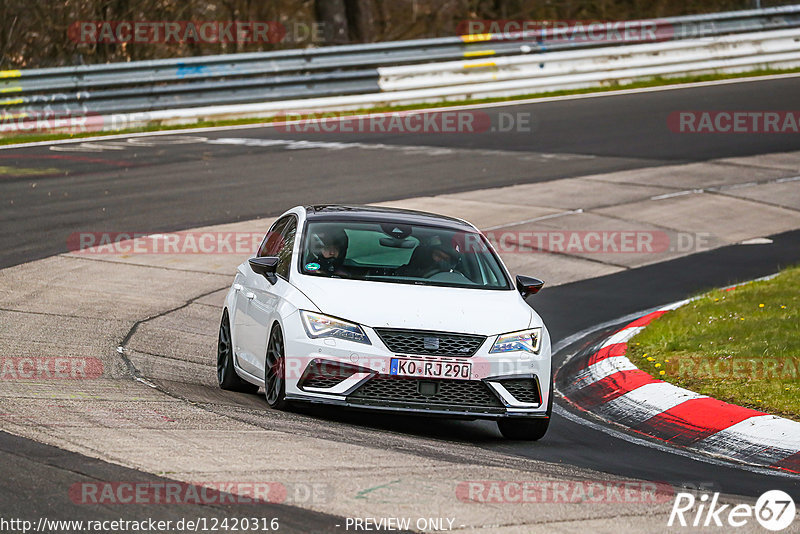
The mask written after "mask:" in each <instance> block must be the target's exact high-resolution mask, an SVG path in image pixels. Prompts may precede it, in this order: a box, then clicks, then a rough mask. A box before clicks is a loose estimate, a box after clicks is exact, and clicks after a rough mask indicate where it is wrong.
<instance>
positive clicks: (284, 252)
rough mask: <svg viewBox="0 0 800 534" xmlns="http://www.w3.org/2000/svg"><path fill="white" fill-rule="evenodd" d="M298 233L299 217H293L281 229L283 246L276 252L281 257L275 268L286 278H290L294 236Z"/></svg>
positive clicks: (276, 271) (278, 273)
mask: <svg viewBox="0 0 800 534" xmlns="http://www.w3.org/2000/svg"><path fill="white" fill-rule="evenodd" d="M296 234H297V219H295V218H294V217H291V218H290V219H289V222H288V223H287V224H286V225H285V227H284V228H283V230H282V231H281V239H280V241H281V245H282V246H281V249H280V251H279V252H278V253H277V254H276V256H278V257H279V258H280V261H279V262H278V268H277V269H276V270H275V274H277V275H278V276H280V277H281V278H285V279H286V280H288V279H289V266H290V265H291V263H292V249H293V248H294V238H295V235H296Z"/></svg>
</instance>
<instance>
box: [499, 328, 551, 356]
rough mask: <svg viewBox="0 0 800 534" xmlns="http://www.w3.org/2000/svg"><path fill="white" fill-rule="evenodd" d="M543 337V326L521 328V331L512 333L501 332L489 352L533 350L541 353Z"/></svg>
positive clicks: (535, 352) (534, 352)
mask: <svg viewBox="0 0 800 534" xmlns="http://www.w3.org/2000/svg"><path fill="white" fill-rule="evenodd" d="M541 339H542V327H541V326H539V327H536V328H531V329H529V330H520V331H519V332H511V333H510V334H501V335H499V336H497V340H496V341H495V342H494V345H492V350H490V351H489V354H498V353H502V352H516V351H524V352H532V353H533V354H538V353H539V344H540V342H541Z"/></svg>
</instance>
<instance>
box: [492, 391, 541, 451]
mask: <svg viewBox="0 0 800 534" xmlns="http://www.w3.org/2000/svg"><path fill="white" fill-rule="evenodd" d="M552 415H553V378H552V377H551V378H550V395H549V396H548V400H547V418H546V419H545V418H542V419H528V420H525V419H498V421H497V428H498V429H500V433H501V434H503V437H504V438H506V439H513V440H519V441H538V440H540V439H542V438H543V437H544V435H545V434H547V428H548V427H549V426H550V418H551V416H552Z"/></svg>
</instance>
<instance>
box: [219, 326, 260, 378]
mask: <svg viewBox="0 0 800 534" xmlns="http://www.w3.org/2000/svg"><path fill="white" fill-rule="evenodd" d="M231 340H232V337H231V322H230V320H229V319H228V310H225V311H224V312H223V313H222V322H221V323H220V325H219V340H218V341H217V382H218V383H219V387H220V388H222V389H227V390H229V391H240V392H242V393H255V392H257V391H258V386H256V385H254V384H251V383H250V382H247V381H245V380H242V379H241V378H240V377H239V375H237V374H236V369H234V368H233V342H232V341H231Z"/></svg>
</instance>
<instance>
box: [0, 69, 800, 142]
mask: <svg viewBox="0 0 800 534" xmlns="http://www.w3.org/2000/svg"><path fill="white" fill-rule="evenodd" d="M795 72H800V68H796V69H783V70H778V69H763V70H755V71H751V72H745V73H736V74H724V73H723V74H706V75H699V76H682V77H675V78H672V77H671V78H662V77H655V78H652V79H649V80H644V81H637V82H631V83H625V84H621V83H617V82H613V83H609V84H608V85H605V86H603V87H589V88H586V89H571V90H564V91H549V92H542V93H531V94H526V95H518V96H510V97H502V98H481V99H466V100H454V101H447V102H437V103H427V104H410V105H398V106H376V107H372V108H363V109H357V110H352V111H346V112H343V113H341V114H342V115H359V114H364V113H381V112H387V111H408V110H415V109H420V110H422V109H430V108H442V107H447V106H464V105H470V104H486V103H495V102H509V103H513V102H514V101H517V100H529V99H533V98H547V97H554V96H567V95H581V94H590V93H606V92H613V91H620V90H625V89H642V88H647V87H661V86H670V85H681V84H687V83H699V82H708V81H718V80H731V79H739V78H757V77H761V76H772V75H776V74H791V73H795ZM276 120H278V118H276V117H253V118H247V119H232V120H219V121H200V122H195V123H192V124H184V125H152V126H148V127H143V128H129V129H123V130H113V131H107V132H85V133H77V134H68V133H55V134H43V133H35V134H11V135H0V145H12V144H19V143H34V142H39V141H56V140H60V139H81V138H84V137H96V136H103V135H119V134H129V133H140V132H158V131H163V130H186V129H192V128H207V127H218V126H238V125H247V124H263V123H270V122H274V121H276Z"/></svg>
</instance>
